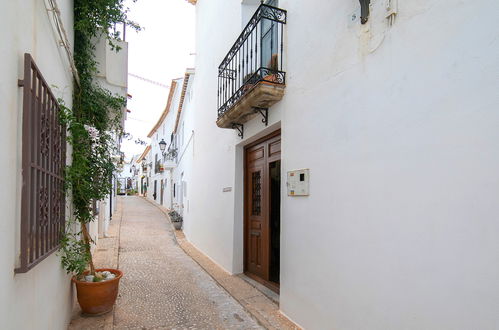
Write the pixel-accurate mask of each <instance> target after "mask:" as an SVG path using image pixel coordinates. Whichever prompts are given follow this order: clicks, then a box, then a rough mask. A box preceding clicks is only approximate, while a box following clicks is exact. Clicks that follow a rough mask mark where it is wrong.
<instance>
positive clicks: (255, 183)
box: [244, 131, 281, 281]
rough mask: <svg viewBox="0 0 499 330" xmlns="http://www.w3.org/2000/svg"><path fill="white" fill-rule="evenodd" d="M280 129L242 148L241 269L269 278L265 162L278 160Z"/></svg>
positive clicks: (268, 232)
mask: <svg viewBox="0 0 499 330" xmlns="http://www.w3.org/2000/svg"><path fill="white" fill-rule="evenodd" d="M280 142H281V136H280V131H278V132H275V133H273V134H272V135H270V136H268V137H266V138H265V139H264V140H260V141H258V142H256V143H254V144H252V145H250V146H249V147H247V148H246V152H245V162H246V166H245V234H244V237H245V271H246V272H247V273H248V274H249V275H255V276H256V277H258V278H259V279H262V280H263V281H268V280H269V259H270V253H269V251H270V224H269V217H270V183H269V181H270V180H269V164H270V163H271V162H274V161H276V160H279V159H280V155H281V148H280Z"/></svg>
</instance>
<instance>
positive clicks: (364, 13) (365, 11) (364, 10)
mask: <svg viewBox="0 0 499 330" xmlns="http://www.w3.org/2000/svg"><path fill="white" fill-rule="evenodd" d="M359 2H360V23H361V24H366V23H367V20H368V19H369V4H370V3H371V0H359Z"/></svg>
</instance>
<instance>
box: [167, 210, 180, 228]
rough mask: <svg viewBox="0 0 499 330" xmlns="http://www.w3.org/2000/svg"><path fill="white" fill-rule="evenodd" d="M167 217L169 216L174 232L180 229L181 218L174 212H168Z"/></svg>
mask: <svg viewBox="0 0 499 330" xmlns="http://www.w3.org/2000/svg"><path fill="white" fill-rule="evenodd" d="M168 215H169V216H170V221H171V222H172V223H173V227H174V228H175V229H176V230H180V229H182V222H183V219H182V216H181V215H180V214H179V213H178V212H177V211H175V210H173V211H170V212H168Z"/></svg>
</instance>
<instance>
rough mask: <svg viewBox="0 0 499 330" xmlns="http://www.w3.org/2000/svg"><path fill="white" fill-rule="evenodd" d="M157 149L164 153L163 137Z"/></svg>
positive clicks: (164, 143)
mask: <svg viewBox="0 0 499 330" xmlns="http://www.w3.org/2000/svg"><path fill="white" fill-rule="evenodd" d="M159 149H160V150H161V153H162V154H163V155H164V154H165V149H166V142H165V140H164V139H161V141H160V142H159Z"/></svg>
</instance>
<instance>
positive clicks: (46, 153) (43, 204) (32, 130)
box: [16, 54, 66, 273]
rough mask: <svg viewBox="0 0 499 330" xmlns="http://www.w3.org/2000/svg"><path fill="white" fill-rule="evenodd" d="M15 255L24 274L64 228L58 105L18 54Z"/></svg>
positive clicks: (63, 157) (51, 247) (61, 131)
mask: <svg viewBox="0 0 499 330" xmlns="http://www.w3.org/2000/svg"><path fill="white" fill-rule="evenodd" d="M19 86H21V87H23V119H22V200H21V254H20V257H21V258H20V261H21V263H20V267H19V268H17V269H16V272H18V273H25V272H27V271H28V270H30V269H31V268H33V267H34V266H35V265H37V264H38V263H39V262H40V261H42V260H43V259H45V258H46V257H47V256H49V255H50V254H51V253H52V252H54V251H55V250H57V248H58V247H59V240H60V237H61V233H62V230H63V228H64V218H65V196H64V180H63V173H64V167H65V165H66V128H65V126H64V125H62V124H61V123H60V121H59V116H58V115H59V111H60V108H59V104H58V103H57V99H56V98H55V97H54V95H53V94H52V92H51V90H50V88H49V85H48V84H47V82H46V81H45V79H44V78H43V76H42V74H41V72H40V70H39V69H38V67H37V66H36V64H35V62H34V61H33V58H32V57H31V55H30V54H24V78H23V80H19Z"/></svg>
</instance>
